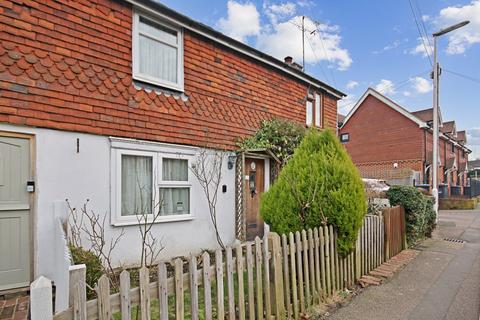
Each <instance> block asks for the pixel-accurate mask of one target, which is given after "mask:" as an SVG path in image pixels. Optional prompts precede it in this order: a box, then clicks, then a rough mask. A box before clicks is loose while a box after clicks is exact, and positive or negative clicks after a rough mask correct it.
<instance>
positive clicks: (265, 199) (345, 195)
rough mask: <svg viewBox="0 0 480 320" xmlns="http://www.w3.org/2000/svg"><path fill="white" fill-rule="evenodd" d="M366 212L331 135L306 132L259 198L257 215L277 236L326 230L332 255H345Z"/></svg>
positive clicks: (357, 180)
mask: <svg viewBox="0 0 480 320" xmlns="http://www.w3.org/2000/svg"><path fill="white" fill-rule="evenodd" d="M366 210H367V203H366V198H365V190H364V185H363V182H362V179H361V177H360V175H359V173H358V170H357V168H356V167H355V165H354V164H353V162H352V160H351V159H350V156H349V155H348V154H347V152H346V150H345V148H344V147H343V146H342V145H341V144H340V142H339V140H338V138H337V137H336V136H335V134H334V132H333V131H331V130H324V131H322V132H319V131H318V130H315V129H311V130H309V131H308V132H307V134H306V135H305V137H304V138H303V140H302V142H301V144H300V146H299V147H298V148H297V149H296V150H295V152H294V154H293V156H292V157H291V158H290V160H289V161H288V162H287V164H286V165H285V166H284V167H283V169H282V171H281V172H280V175H279V177H278V179H277V181H276V182H275V183H274V184H273V185H272V186H271V187H270V189H269V190H268V191H267V192H265V193H264V194H263V195H262V201H261V205H260V213H261V215H262V218H263V219H264V221H265V222H266V223H268V224H269V225H270V227H271V229H272V231H275V232H277V233H280V234H282V233H288V232H294V231H300V230H302V229H308V228H314V227H319V226H322V225H327V224H332V225H333V226H334V228H335V229H336V230H337V234H338V249H339V252H340V253H341V254H346V253H348V252H349V251H350V250H351V249H352V248H353V246H354V244H355V240H356V237H357V232H358V230H359V228H360V227H361V226H362V223H363V217H364V215H365V213H366Z"/></svg>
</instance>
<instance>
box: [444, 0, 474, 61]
mask: <svg viewBox="0 0 480 320" xmlns="http://www.w3.org/2000/svg"><path fill="white" fill-rule="evenodd" d="M464 20H470V24H469V25H467V26H465V27H463V28H461V29H458V30H456V31H453V32H452V33H451V34H449V36H448V47H447V53H448V54H461V53H464V52H465V50H467V48H469V47H470V46H472V45H473V44H475V43H480V0H473V1H472V2H470V4H467V5H464V6H451V7H447V8H444V9H442V10H440V14H439V15H438V17H436V18H435V25H436V26H437V27H438V28H444V27H447V26H450V25H452V24H455V23H458V22H461V21H464Z"/></svg>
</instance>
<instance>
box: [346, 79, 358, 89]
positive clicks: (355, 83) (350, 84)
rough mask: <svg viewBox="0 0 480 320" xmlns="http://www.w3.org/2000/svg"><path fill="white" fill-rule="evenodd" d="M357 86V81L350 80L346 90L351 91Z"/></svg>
mask: <svg viewBox="0 0 480 320" xmlns="http://www.w3.org/2000/svg"><path fill="white" fill-rule="evenodd" d="M357 86H358V82H357V81H353V80H350V81H348V82H347V89H353V88H355V87H357Z"/></svg>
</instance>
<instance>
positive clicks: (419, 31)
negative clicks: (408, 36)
mask: <svg viewBox="0 0 480 320" xmlns="http://www.w3.org/2000/svg"><path fill="white" fill-rule="evenodd" d="M408 3H409V4H410V9H411V10H412V14H413V19H414V20H415V25H416V26H417V30H418V34H419V35H420V38H421V39H422V43H423V47H424V49H425V52H426V53H427V56H428V60H429V61H430V65H431V66H433V62H432V57H431V56H430V51H429V50H428V47H427V44H426V43H425V38H424V36H423V33H422V30H421V28H420V24H419V23H418V19H417V15H416V13H415V9H414V8H413V4H412V0H408Z"/></svg>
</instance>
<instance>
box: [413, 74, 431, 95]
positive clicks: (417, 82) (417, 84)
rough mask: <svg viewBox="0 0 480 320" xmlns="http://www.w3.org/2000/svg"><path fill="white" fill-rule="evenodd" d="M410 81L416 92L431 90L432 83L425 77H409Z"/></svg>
mask: <svg viewBox="0 0 480 320" xmlns="http://www.w3.org/2000/svg"><path fill="white" fill-rule="evenodd" d="M410 82H411V83H412V88H413V89H415V91H416V92H417V93H422V94H423V93H428V92H430V91H432V83H431V82H430V81H428V80H427V79H425V78H422V77H415V78H410Z"/></svg>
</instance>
